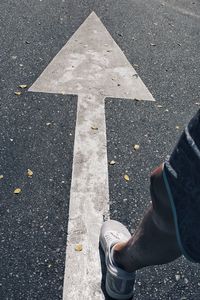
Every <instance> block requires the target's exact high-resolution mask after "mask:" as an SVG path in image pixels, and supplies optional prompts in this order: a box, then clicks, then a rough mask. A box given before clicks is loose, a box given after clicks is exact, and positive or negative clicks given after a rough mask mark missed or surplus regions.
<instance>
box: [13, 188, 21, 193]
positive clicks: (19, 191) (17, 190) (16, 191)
mask: <svg viewBox="0 0 200 300" xmlns="http://www.w3.org/2000/svg"><path fill="white" fill-rule="evenodd" d="M21 191H22V190H21V189H20V188H17V189H15V190H14V194H20V193H21Z"/></svg>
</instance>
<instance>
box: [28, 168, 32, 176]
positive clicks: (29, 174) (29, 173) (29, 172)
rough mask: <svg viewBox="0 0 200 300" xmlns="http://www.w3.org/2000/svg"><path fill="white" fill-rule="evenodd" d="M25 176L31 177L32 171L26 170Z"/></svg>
mask: <svg viewBox="0 0 200 300" xmlns="http://www.w3.org/2000/svg"><path fill="white" fill-rule="evenodd" d="M27 176H28V177H32V176H33V171H32V170H31V169H28V170H27Z"/></svg>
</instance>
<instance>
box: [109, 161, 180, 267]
mask: <svg viewBox="0 0 200 300" xmlns="http://www.w3.org/2000/svg"><path fill="white" fill-rule="evenodd" d="M162 168H163V165H161V166H160V167H158V168H157V169H156V170H155V171H154V172H153V174H152V175H151V197H152V204H151V205H150V207H149V209H148V210H147V212H146V214H145V215H144V217H143V219H142V221H141V223H140V225H139V227H138V229H137V230H136V233H135V234H134V235H133V236H132V237H131V238H130V240H129V241H128V242H126V243H118V244H117V245H115V246H114V251H113V259H114V261H115V262H116V264H117V265H118V266H119V267H120V268H122V269H124V270H125V271H127V272H133V271H135V270H138V269H140V268H143V267H146V266H151V265H158V264H165V263H168V262H170V261H173V260H175V259H176V258H178V257H179V256H180V255H181V252H180V249H179V246H178V244H177V240H176V233H175V226H174V221H173V216H172V210H171V207H170V202H169V200H168V198H167V192H166V190H165V185H164V182H163V177H162Z"/></svg>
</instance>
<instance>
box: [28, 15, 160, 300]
mask: <svg viewBox="0 0 200 300" xmlns="http://www.w3.org/2000/svg"><path fill="white" fill-rule="evenodd" d="M29 91H32V92H47V93H63V94H78V107H77V121H76V131H75V142H74V159H73V173H72V182H71V192H70V208H69V224H68V239H67V249H66V264H65V278H64V289H63V300H72V299H73V300H80V299H81V300H99V299H104V296H103V294H102V292H101V267H100V258H99V251H98V246H99V240H98V239H99V231H100V227H101V225H102V222H103V215H108V214H109V190H108V170H107V165H108V164H107V145H106V123H105V108H104V99H105V98H106V97H114V98H129V99H138V100H150V101H154V99H153V97H152V95H151V94H150V92H149V91H148V89H147V88H146V87H145V85H144V84H143V82H142V80H141V79H140V78H139V77H138V76H137V74H136V72H135V70H134V69H133V67H132V66H131V64H130V63H129V62H128V60H127V59H126V57H125V55H124V54H123V52H122V51H121V50H120V48H119V47H118V45H117V44H116V43H115V41H114V40H113V39H112V37H111V36H110V34H109V33H108V31H107V30H106V28H105V27H104V25H103V24H102V23H101V21H100V19H99V18H98V17H97V16H96V14H95V13H94V12H93V13H92V14H91V15H90V16H89V17H88V18H87V19H86V21H85V22H84V23H83V24H82V25H81V26H80V28H79V29H78V30H77V31H76V33H75V34H74V35H73V36H72V37H71V39H70V40H69V41H68V42H67V44H66V45H65V46H64V47H63V48H62V49H61V51H60V52H59V53H58V54H57V55H56V57H55V58H54V59H53V60H52V62H51V63H50V64H49V65H48V66H47V68H46V69H45V70H44V72H43V73H42V74H41V75H40V77H39V78H38V79H37V80H36V82H35V83H34V84H33V85H32V86H31V88H30V89H29ZM93 126H94V127H97V128H98V130H93V129H92V128H91V127H93ZM66 217H67V216H66ZM78 243H80V244H82V245H83V251H81V252H76V251H75V249H74V248H75V245H76V244H78Z"/></svg>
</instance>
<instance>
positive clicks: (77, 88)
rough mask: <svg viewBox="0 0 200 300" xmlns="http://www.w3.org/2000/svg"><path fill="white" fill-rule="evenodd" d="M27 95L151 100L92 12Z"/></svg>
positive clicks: (150, 96)
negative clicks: (82, 95)
mask: <svg viewBox="0 0 200 300" xmlns="http://www.w3.org/2000/svg"><path fill="white" fill-rule="evenodd" d="M29 91H35V92H47V93H63V94H92V95H98V96H100V95H101V96H102V98H105V97H114V98H129V99H138V100H152V101H153V100H154V99H153V96H152V95H151V93H150V92H149V91H148V89H147V88H146V86H145V85H144V83H143V82H142V80H141V79H140V78H139V76H138V75H137V74H136V71H135V70H134V69H133V67H132V66H131V64H130V63H129V62H128V60H127V58H126V57H125V55H124V54H123V52H122V51H121V49H120V48H119V46H118V45H117V44H116V42H115V41H114V40H113V38H112V37H111V35H110V34H109V32H108V31H107V29H106V28H105V26H104V25H103V24H102V22H101V21H100V19H99V18H98V17H97V15H96V14H95V13H94V12H93V13H91V14H90V16H89V17H88V18H87V19H86V21H85V22H84V23H83V24H82V25H81V26H80V27H79V29H78V30H77V31H76V32H75V34H74V35H73V36H72V37H71V38H70V40H69V41H68V42H67V43H66V45H65V46H64V47H63V48H62V49H61V51H60V52H59V53H58V54H57V55H56V56H55V58H54V59H53V60H52V62H51V63H50V64H49V65H48V66H47V68H46V69H45V70H44V72H43V73H42V74H41V75H40V77H39V78H38V79H37V80H36V82H35V83H34V84H33V85H32V87H31V88H30V89H29Z"/></svg>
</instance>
